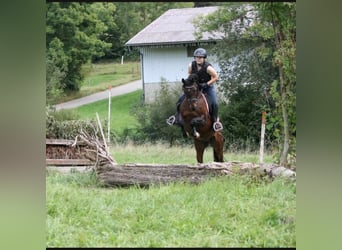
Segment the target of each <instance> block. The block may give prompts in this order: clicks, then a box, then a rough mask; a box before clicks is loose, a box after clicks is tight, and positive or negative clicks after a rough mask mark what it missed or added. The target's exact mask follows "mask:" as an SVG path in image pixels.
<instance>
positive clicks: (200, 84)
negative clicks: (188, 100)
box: [199, 82, 209, 89]
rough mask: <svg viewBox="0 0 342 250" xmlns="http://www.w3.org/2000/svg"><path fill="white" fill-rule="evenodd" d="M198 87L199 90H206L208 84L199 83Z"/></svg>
mask: <svg viewBox="0 0 342 250" xmlns="http://www.w3.org/2000/svg"><path fill="white" fill-rule="evenodd" d="M199 86H200V89H206V88H208V87H209V84H208V83H206V82H203V83H199Z"/></svg>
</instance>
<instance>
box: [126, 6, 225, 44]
mask: <svg viewBox="0 0 342 250" xmlns="http://www.w3.org/2000/svg"><path fill="white" fill-rule="evenodd" d="M217 9H218V7H216V6H212V7H201V8H182V9H170V10H168V11H166V12H165V13H164V14H162V15H161V16H160V17H158V18H157V19H156V20H154V21H153V22H152V23H150V24H149V25H147V26H146V27H145V28H144V29H142V30H141V31H140V32H139V33H138V34H136V35H135V36H134V37H132V38H131V39H130V40H129V41H128V42H127V43H126V44H125V45H126V46H148V45H170V44H184V43H194V42H198V41H197V40H196V38H195V35H194V32H195V27H194V25H193V23H192V21H193V20H194V18H197V17H199V16H201V15H206V14H209V13H212V12H214V11H216V10H217ZM202 35H203V37H202V39H201V40H200V41H201V42H208V41H213V40H218V39H220V37H219V36H218V35H216V37H215V38H211V37H210V36H209V33H204V34H202Z"/></svg>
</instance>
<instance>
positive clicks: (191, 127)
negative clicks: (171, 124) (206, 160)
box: [179, 74, 224, 163]
mask: <svg viewBox="0 0 342 250" xmlns="http://www.w3.org/2000/svg"><path fill="white" fill-rule="evenodd" d="M182 83H183V91H184V94H185V98H184V100H183V101H182V103H181V104H180V108H179V110H180V114H181V116H182V118H181V119H182V123H183V127H184V130H185V132H186V134H187V135H188V136H190V137H192V138H193V140H194V143H195V149H196V157H197V162H198V163H203V153H204V150H205V148H206V147H207V146H208V145H211V146H212V147H213V151H214V161H215V162H223V144H224V138H223V135H222V133H221V132H220V131H218V132H215V131H214V130H213V122H212V121H211V118H210V114H209V105H208V102H207V100H206V98H205V96H204V94H203V93H202V92H201V91H200V90H199V86H198V78H197V75H196V74H191V75H190V76H189V77H188V78H187V79H185V80H184V79H182Z"/></svg>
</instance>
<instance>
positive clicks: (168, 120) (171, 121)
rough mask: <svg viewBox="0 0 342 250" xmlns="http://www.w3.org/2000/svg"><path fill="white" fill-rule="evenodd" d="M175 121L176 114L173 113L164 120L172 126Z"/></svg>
mask: <svg viewBox="0 0 342 250" xmlns="http://www.w3.org/2000/svg"><path fill="white" fill-rule="evenodd" d="M175 121H176V116H174V115H171V116H170V117H169V118H168V119H167V120H166V123H167V124H168V125H170V126H172V125H173V124H174V123H175Z"/></svg>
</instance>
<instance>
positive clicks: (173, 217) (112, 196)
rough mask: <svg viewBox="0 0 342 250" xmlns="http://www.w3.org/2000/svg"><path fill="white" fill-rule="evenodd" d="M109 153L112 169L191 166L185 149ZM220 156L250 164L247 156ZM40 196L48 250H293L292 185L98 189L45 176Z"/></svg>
mask: <svg viewBox="0 0 342 250" xmlns="http://www.w3.org/2000/svg"><path fill="white" fill-rule="evenodd" d="M110 149H111V152H112V155H113V156H114V158H115V160H116V161H117V162H118V163H128V162H141V163H144V162H146V163H194V161H195V157H194V154H195V150H194V149H193V148H191V147H172V148H169V147H166V146H165V145H163V144H158V143H156V144H153V145H152V144H148V145H141V146H136V145H133V144H131V143H127V144H126V145H115V144H113V145H111V146H110ZM225 156H226V157H228V158H229V159H228V160H240V161H244V162H257V157H256V156H255V155H250V154H234V155H233V154H226V155H225ZM207 158H211V152H210V153H209V154H208V153H207ZM209 161H212V159H209ZM46 192H47V195H46V206H47V220H46V223H47V229H46V230H47V234H46V241H47V246H48V247H295V246H296V230H295V225H296V184H295V183H293V182H289V181H287V180H284V179H281V178H278V179H276V180H274V181H273V182H267V181H264V180H255V179H252V178H250V177H249V176H230V177H220V178H212V179H211V180H209V181H206V182H204V183H202V184H198V185H191V184H182V183H173V184H169V185H163V186H157V185H155V186H151V187H150V188H148V189H143V188H139V187H130V188H103V187H101V186H99V185H98V183H97V181H96V176H95V175H94V174H91V173H87V174H80V173H77V172H74V173H72V174H68V175H66V174H61V173H57V172H48V174H47V178H46Z"/></svg>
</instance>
